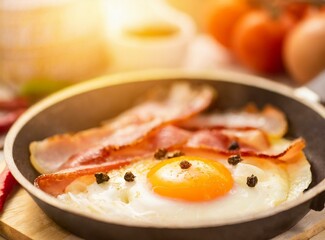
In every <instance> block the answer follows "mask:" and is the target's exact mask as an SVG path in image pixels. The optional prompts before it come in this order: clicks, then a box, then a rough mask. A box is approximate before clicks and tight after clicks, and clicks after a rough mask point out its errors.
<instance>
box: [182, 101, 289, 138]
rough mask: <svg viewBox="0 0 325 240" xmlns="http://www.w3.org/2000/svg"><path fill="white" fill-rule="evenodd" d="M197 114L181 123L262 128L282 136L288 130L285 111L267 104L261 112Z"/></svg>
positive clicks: (194, 126)
mask: <svg viewBox="0 0 325 240" xmlns="http://www.w3.org/2000/svg"><path fill="white" fill-rule="evenodd" d="M249 109H250V110H249V111H247V108H246V110H244V111H239V112H238V111H236V112H226V113H211V114H201V115H197V116H195V117H193V118H191V119H188V120H186V121H184V122H182V123H181V125H180V126H181V127H184V128H187V129H204V128H221V129H222V128H231V129H260V130H263V131H264V132H265V133H266V134H268V135H269V136H271V137H277V138H280V137H282V136H283V135H284V134H285V133H286V131H287V121H286V118H285V115H284V114H283V112H281V111H280V110H278V109H277V108H275V107H273V106H271V105H267V106H266V107H265V108H264V109H263V110H262V111H261V112H257V111H255V110H252V107H251V106H250V108H249Z"/></svg>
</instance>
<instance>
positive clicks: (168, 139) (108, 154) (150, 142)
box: [61, 125, 191, 169]
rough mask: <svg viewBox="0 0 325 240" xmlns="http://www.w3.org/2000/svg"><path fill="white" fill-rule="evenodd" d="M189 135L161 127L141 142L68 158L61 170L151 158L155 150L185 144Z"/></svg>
mask: <svg viewBox="0 0 325 240" xmlns="http://www.w3.org/2000/svg"><path fill="white" fill-rule="evenodd" d="M190 136H191V133H190V132H188V131H186V130H183V129H180V128H177V127H175V126H172V125H168V126H166V127H162V128H160V129H158V130H156V131H153V132H151V133H150V134H149V136H148V137H146V138H144V139H143V140H142V141H140V142H137V143H134V144H130V145H128V146H123V147H120V148H119V149H110V148H108V149H107V148H104V149H100V150H99V152H97V153H96V155H92V156H86V157H85V156H84V155H80V156H79V157H73V158H70V159H69V160H68V161H67V162H66V163H64V164H63V165H62V166H61V169H68V168H74V167H78V166H82V165H89V164H102V163H104V162H108V161H120V160H132V159H139V158H142V159H143V158H145V157H148V156H151V157H152V156H153V155H154V152H155V151H156V150H157V149H161V148H164V149H168V148H171V147H179V146H182V145H183V144H185V143H186V141H187V140H188V139H189V137H190Z"/></svg>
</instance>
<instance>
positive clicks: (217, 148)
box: [183, 130, 305, 161]
mask: <svg viewBox="0 0 325 240" xmlns="http://www.w3.org/2000/svg"><path fill="white" fill-rule="evenodd" d="M220 134H221V132H219V131H209V130H201V131H198V132H197V133H196V134H194V135H193V136H192V137H191V138H190V139H189V141H188V142H187V143H186V144H185V145H184V146H183V151H184V152H185V153H190V154H193V152H195V149H197V150H199V151H200V149H203V150H209V151H213V152H215V153H218V154H226V155H229V154H233V153H238V154H240V155H242V156H252V157H259V158H267V159H274V160H280V161H290V160H291V159H292V158H294V157H295V156H296V155H297V154H298V153H299V152H301V151H302V150H303V149H304V147H305V141H304V140H303V139H302V138H298V139H295V140H294V141H286V140H279V142H278V143H275V144H273V146H272V147H269V148H267V149H264V150H260V151H259V150H257V149H256V147H255V149H254V147H253V145H247V142H246V141H245V144H243V145H242V147H240V149H239V150H236V151H229V150H228V149H227V148H226V146H227V144H229V139H228V141H227V140H226V138H225V137H224V136H225V135H223V137H222V138H220V137H218V135H220ZM242 136H243V135H242ZM221 139H224V140H225V141H221ZM242 139H244V140H245V138H242ZM242 139H237V140H238V141H239V143H241V141H242ZM252 143H253V142H252ZM193 150H194V151H193Z"/></svg>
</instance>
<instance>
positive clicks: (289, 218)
mask: <svg viewBox="0 0 325 240" xmlns="http://www.w3.org/2000/svg"><path fill="white" fill-rule="evenodd" d="M177 80H187V81H191V82H202V83H207V84H210V85H211V86H213V87H215V88H216V89H217V90H218V93H219V97H218V100H217V102H216V104H215V106H214V107H217V108H219V109H228V108H239V107H241V106H243V105H245V104H246V103H247V102H251V101H253V102H255V103H257V104H258V105H259V106H263V105H265V104H268V103H271V104H273V105H275V106H277V107H279V108H280V109H282V110H283V111H284V112H285V113H286V115H287V117H288V121H289V126H290V127H289V132H288V135H287V137H289V138H290V137H298V136H302V137H304V138H305V139H306V142H307V148H306V150H305V152H306V155H307V157H308V159H309V160H310V162H311V165H312V174H313V180H312V183H311V186H310V188H309V190H308V191H306V193H305V194H304V195H303V196H302V197H300V198H298V199H297V200H294V201H292V202H289V203H285V204H282V205H280V206H277V207H275V208H273V209H270V210H267V211H264V212H260V213H257V214H253V215H250V216H247V217H244V218H238V219H235V220H229V221H224V222H211V223H210V224H208V225H204V226H198V227H196V228H174V227H173V226H170V227H168V228H158V227H157V228H155V227H147V226H145V225H137V226H135V225H132V226H131V225H128V224H127V223H122V222H111V221H110V220H107V219H104V218H102V217H99V216H94V215H90V214H86V213H82V212H79V211H77V210H72V209H69V208H68V207H66V206H65V205H63V204H62V203H60V202H59V201H57V200H56V199H55V198H53V197H51V196H49V195H47V194H45V193H44V192H42V191H41V190H39V189H38V188H36V187H34V186H33V181H34V179H35V178H36V176H38V173H37V172H36V171H35V170H34V169H33V167H32V166H31V164H30V161H29V150H28V146H29V144H30V142H32V141H35V140H41V139H44V138H46V137H49V136H51V135H54V134H58V133H64V132H70V131H78V130H82V129H86V128H90V127H93V126H97V125H98V124H99V123H100V122H101V121H102V120H104V119H108V118H110V117H112V116H114V115H116V114H118V113H119V112H121V111H122V110H125V109H127V108H128V107H129V106H130V105H131V104H132V102H133V101H134V99H135V98H136V97H137V96H139V95H141V94H142V93H143V92H145V91H147V90H148V89H150V88H152V87H154V86H157V85H160V84H166V83H170V82H171V81H177ZM324 137H325V110H324V108H323V107H321V105H319V104H315V103H310V102H308V101H304V100H301V99H299V98H297V97H296V96H295V94H294V91H293V89H291V88H288V87H285V86H283V85H281V84H277V83H274V82H269V81H266V80H264V79H261V78H257V77H252V76H247V75H242V74H234V73H226V72H223V73H222V72H219V73H213V74H212V73H181V72H164V73H157V72H154V73H138V74H132V73H131V74H124V75H115V76H108V77H103V78H101V79H98V80H95V81H92V82H87V83H83V84H81V85H77V86H75V87H72V88H70V89H67V90H64V91H62V92H60V93H58V94H55V95H54V96H51V97H49V98H47V99H45V100H43V101H41V102H40V103H38V104H36V105H35V106H33V107H32V108H31V109H29V110H28V111H27V112H26V113H25V114H24V115H23V116H22V117H21V118H20V119H19V120H18V121H17V122H16V124H15V125H14V126H13V127H12V129H11V130H10V132H9V134H8V135H7V138H6V142H5V149H4V150H5V157H6V161H7V164H8V167H9V169H10V171H11V172H12V174H13V175H14V177H15V178H16V179H17V180H18V182H19V183H20V184H21V185H22V186H23V187H24V188H25V189H26V190H27V191H28V192H29V194H30V195H31V196H32V197H33V199H34V200H35V201H36V203H37V204H38V205H39V206H40V207H41V208H42V209H43V210H44V212H45V213H46V214H47V215H48V216H49V217H50V218H52V219H53V220H54V221H55V222H57V223H58V224H59V225H61V226H62V227H64V228H66V229H67V230H69V231H71V232H72V233H74V234H76V235H78V236H81V237H83V238H86V239H164V240H165V239H175V240H176V239H199V240H201V239H268V238H271V237H274V236H276V235H277V234H279V233H281V232H284V231H286V230H288V229H289V228H290V227H292V226H293V225H295V224H296V223H297V222H298V221H299V220H300V219H301V218H302V217H303V216H304V215H305V214H306V213H307V212H308V211H309V210H310V209H314V210H321V209H323V208H324V198H325V196H324V195H325V180H324V177H325V147H324Z"/></svg>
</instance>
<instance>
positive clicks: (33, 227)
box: [0, 152, 325, 240]
mask: <svg viewBox="0 0 325 240" xmlns="http://www.w3.org/2000/svg"><path fill="white" fill-rule="evenodd" d="M0 161H1V152H0ZM3 167H4V161H3V160H2V161H1V162H0V169H1V170H2V168H3ZM0 235H2V236H3V237H5V238H6V239H14V240H16V239H23V240H25V239H35V240H38V239H39V240H43V239H51V240H61V239H64V240H80V238H78V237H76V236H74V235H73V234H71V233H69V232H68V231H66V230H64V229H62V228H61V227H59V226H58V225H56V224H55V223H54V222H53V221H52V220H51V219H50V218H48V217H47V216H46V215H45V214H44V213H43V211H42V210H41V209H40V208H39V207H38V205H37V204H36V203H35V202H34V201H33V200H32V198H31V197H30V196H29V195H28V193H27V192H26V191H25V190H24V189H23V188H21V187H18V186H17V187H16V188H15V189H14V191H13V192H12V193H11V195H10V196H9V199H8V200H7V202H6V204H5V207H4V211H3V212H2V214H1V215H0ZM286 239H292V240H301V239H312V240H321V239H325V210H323V211H322V212H314V211H310V212H309V213H308V214H307V215H306V216H305V217H304V218H303V219H302V220H301V221H300V222H299V223H298V224H297V225H296V226H295V227H293V228H292V229H290V230H289V231H288V232H286V233H284V234H281V235H280V236H278V237H276V238H274V240H286Z"/></svg>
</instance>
